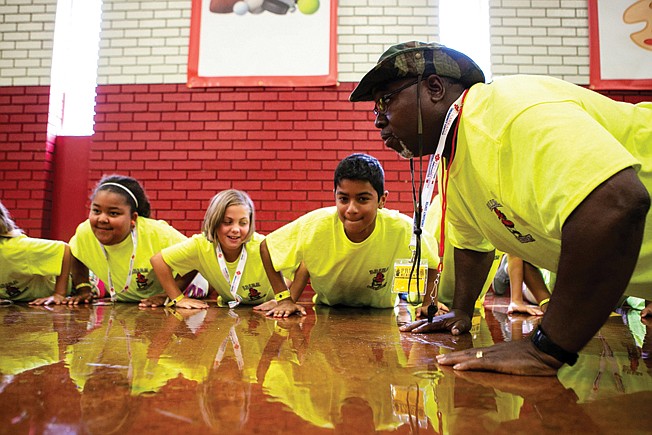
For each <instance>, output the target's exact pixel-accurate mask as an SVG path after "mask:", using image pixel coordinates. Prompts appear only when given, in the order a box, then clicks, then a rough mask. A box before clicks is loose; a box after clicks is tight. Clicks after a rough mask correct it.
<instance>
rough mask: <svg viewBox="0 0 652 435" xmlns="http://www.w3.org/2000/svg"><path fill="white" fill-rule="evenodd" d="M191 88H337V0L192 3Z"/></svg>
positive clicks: (200, 0)
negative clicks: (329, 86)
mask: <svg viewBox="0 0 652 435" xmlns="http://www.w3.org/2000/svg"><path fill="white" fill-rule="evenodd" d="M190 21H191V22H190V46H189V51H188V83H187V84H188V86H189V87H202V86H204V87H205V86H328V85H334V84H337V0H192V12H191V20H190Z"/></svg>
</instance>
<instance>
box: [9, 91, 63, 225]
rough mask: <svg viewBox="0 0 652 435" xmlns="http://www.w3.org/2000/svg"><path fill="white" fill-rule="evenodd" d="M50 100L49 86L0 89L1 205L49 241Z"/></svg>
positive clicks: (22, 223) (50, 184)
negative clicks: (48, 137) (48, 132)
mask: <svg viewBox="0 0 652 435" xmlns="http://www.w3.org/2000/svg"><path fill="white" fill-rule="evenodd" d="M49 94H50V88H49V87H47V86H2V87H0V201H2V203H3V204H4V205H5V207H7V209H8V210H9V211H10V213H11V214H12V216H13V218H14V220H15V221H16V223H17V224H18V226H20V227H21V228H22V229H23V230H25V231H26V232H27V234H29V235H30V236H32V237H47V236H48V235H49V231H50V212H51V209H52V162H53V145H52V144H51V143H49V142H48V140H47V126H48V106H49V98H50V95H49Z"/></svg>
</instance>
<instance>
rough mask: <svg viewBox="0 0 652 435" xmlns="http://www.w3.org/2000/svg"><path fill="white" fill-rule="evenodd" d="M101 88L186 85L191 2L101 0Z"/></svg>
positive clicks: (177, 0)
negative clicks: (110, 86)
mask: <svg viewBox="0 0 652 435" xmlns="http://www.w3.org/2000/svg"><path fill="white" fill-rule="evenodd" d="M103 1H104V3H103V6H102V31H101V34H100V60H99V64H98V79H97V80H98V83H99V84H118V83H185V82H186V63H187V60H188V35H189V33H190V7H191V0H169V1H158V0H143V1H134V0H103Z"/></svg>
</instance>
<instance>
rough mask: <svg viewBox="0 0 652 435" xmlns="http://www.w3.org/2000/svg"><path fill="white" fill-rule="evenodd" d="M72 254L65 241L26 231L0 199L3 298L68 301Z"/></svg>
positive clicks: (0, 291) (0, 284)
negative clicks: (39, 236)
mask: <svg viewBox="0 0 652 435" xmlns="http://www.w3.org/2000/svg"><path fill="white" fill-rule="evenodd" d="M70 258H71V257H70V248H69V247H68V245H67V244H66V243H65V242H61V241H58V240H47V239H37V238H32V237H27V236H26V235H25V234H23V232H22V231H21V229H20V228H18V226H17V225H16V224H15V223H14V221H13V219H11V215H10V214H9V211H8V210H7V209H6V208H5V206H4V205H3V204H2V202H0V299H2V300H4V301H16V302H30V303H31V304H36V305H48V304H60V303H62V302H64V301H65V299H66V294H67V292H68V280H69V276H70Z"/></svg>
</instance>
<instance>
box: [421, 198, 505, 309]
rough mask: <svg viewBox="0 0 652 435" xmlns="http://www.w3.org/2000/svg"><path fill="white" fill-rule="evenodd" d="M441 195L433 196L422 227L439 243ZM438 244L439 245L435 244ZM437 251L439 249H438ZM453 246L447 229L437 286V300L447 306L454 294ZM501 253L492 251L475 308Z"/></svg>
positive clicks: (481, 297) (490, 279) (488, 284)
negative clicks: (492, 256) (490, 261)
mask: <svg viewBox="0 0 652 435" xmlns="http://www.w3.org/2000/svg"><path fill="white" fill-rule="evenodd" d="M440 196H441V195H437V196H435V197H434V198H433V200H432V203H431V206H430V208H429V209H428V214H427V215H426V223H425V224H424V227H425V229H426V230H427V231H430V233H432V234H433V235H434V236H435V241H436V242H437V244H439V240H440V239H439V238H440V237H441V197H440ZM437 246H439V245H437ZM438 252H439V251H438ZM454 253H455V247H454V246H453V245H452V244H451V241H450V238H449V237H448V230H446V232H445V234H444V260H443V262H444V264H443V269H442V272H441V277H440V278H439V287H438V294H437V296H438V300H439V302H442V303H444V304H446V305H447V306H448V307H449V308H450V307H452V304H453V296H454V295H455V261H454ZM501 255H502V253H501V252H500V251H496V252H495V253H494V262H493V263H492V265H491V269H490V270H489V273H488V274H487V279H486V280H485V282H484V285H483V286H482V290H481V291H480V296H479V297H478V299H477V301H476V303H475V308H480V307H481V306H482V304H483V303H484V297H485V295H486V294H487V292H488V291H489V287H490V286H491V283H492V282H493V278H494V275H496V272H497V271H498V266H500V257H501Z"/></svg>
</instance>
